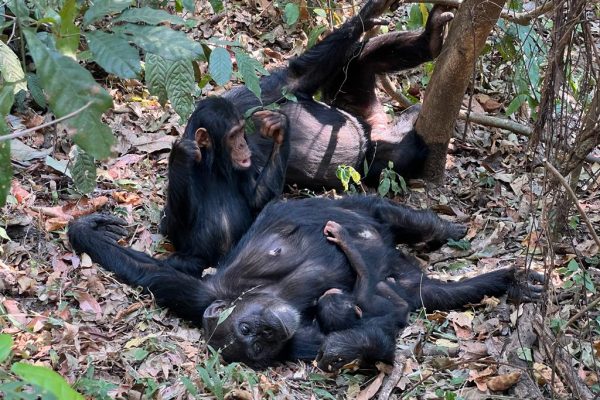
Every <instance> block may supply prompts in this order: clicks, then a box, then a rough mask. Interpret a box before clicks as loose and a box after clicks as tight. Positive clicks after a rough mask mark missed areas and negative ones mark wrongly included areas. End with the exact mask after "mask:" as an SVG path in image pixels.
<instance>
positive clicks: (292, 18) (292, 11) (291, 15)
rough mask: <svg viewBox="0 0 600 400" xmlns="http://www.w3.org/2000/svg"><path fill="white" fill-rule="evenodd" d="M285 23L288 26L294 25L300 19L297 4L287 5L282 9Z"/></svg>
mask: <svg viewBox="0 0 600 400" xmlns="http://www.w3.org/2000/svg"><path fill="white" fill-rule="evenodd" d="M284 15H285V23H286V24H288V25H294V24H295V23H296V22H298V18H299V17H300V8H299V7H298V5H297V4H294V3H287V4H286V5H285V9H284Z"/></svg>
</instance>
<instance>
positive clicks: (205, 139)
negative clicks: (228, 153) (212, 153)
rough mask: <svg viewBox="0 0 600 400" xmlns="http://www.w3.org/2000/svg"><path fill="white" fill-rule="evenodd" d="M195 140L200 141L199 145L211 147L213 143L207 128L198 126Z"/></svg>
mask: <svg viewBox="0 0 600 400" xmlns="http://www.w3.org/2000/svg"><path fill="white" fill-rule="evenodd" d="M195 140H196V143H198V147H201V148H202V147H206V148H209V147H210V145H211V141H210V135H209V134H208V131H207V130H206V128H198V129H196V133H195Z"/></svg>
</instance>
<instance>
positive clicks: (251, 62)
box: [235, 50, 262, 99]
mask: <svg viewBox="0 0 600 400" xmlns="http://www.w3.org/2000/svg"><path fill="white" fill-rule="evenodd" d="M235 59H236V61H237V66H238V71H239V72H240V74H241V75H242V80H243V81H244V83H245V84H246V87H247V88H248V89H249V90H250V91H251V92H252V93H254V95H255V96H256V97H257V98H258V99H260V98H261V90H260V79H259V77H258V75H257V74H256V70H257V65H256V64H260V63H259V62H258V61H256V60H255V59H253V58H252V57H250V56H249V55H248V54H246V53H244V52H243V51H241V50H236V51H235ZM260 67H261V68H262V65H260Z"/></svg>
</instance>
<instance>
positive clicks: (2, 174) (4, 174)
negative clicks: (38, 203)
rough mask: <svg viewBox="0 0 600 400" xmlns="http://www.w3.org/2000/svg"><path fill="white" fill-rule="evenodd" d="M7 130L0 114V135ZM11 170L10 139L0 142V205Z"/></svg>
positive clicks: (8, 184)
mask: <svg viewBox="0 0 600 400" xmlns="http://www.w3.org/2000/svg"><path fill="white" fill-rule="evenodd" d="M8 132H9V129H8V125H6V122H4V116H3V115H2V114H0V136H2V135H6V134H7V133H8ZM12 175H13V171H12V164H11V163H10V141H9V140H4V141H2V142H0V207H1V206H3V205H4V203H5V202H6V196H8V192H9V191H10V181H11V179H12Z"/></svg>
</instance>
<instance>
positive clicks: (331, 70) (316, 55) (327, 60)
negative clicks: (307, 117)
mask: <svg viewBox="0 0 600 400" xmlns="http://www.w3.org/2000/svg"><path fill="white" fill-rule="evenodd" d="M394 3H397V1H395V0H369V1H367V2H366V3H365V5H364V6H363V7H362V8H361V10H360V11H359V13H358V15H357V16H355V17H353V18H351V19H349V20H348V21H346V22H344V24H343V25H342V26H340V27H339V28H338V29H336V30H335V31H333V32H332V33H331V34H330V35H329V36H327V37H326V38H325V39H323V41H321V42H320V43H318V44H316V45H315V46H314V47H313V48H311V49H310V50H308V51H306V52H305V53H304V54H302V55H301V56H299V57H297V58H295V59H294V60H292V61H291V62H290V66H289V72H288V73H289V75H288V79H289V81H288V85H287V86H288V88H289V89H290V91H291V92H293V93H295V94H303V95H306V96H312V95H313V94H314V93H315V92H316V91H317V90H318V89H319V88H320V87H321V86H322V85H323V84H324V83H326V82H327V80H329V79H331V77H332V76H334V75H335V74H336V73H337V72H338V71H339V70H341V69H342V66H343V65H344V64H346V63H347V62H348V61H349V60H350V59H351V58H352V53H353V52H356V56H358V54H360V47H357V46H356V42H357V41H358V39H359V38H360V36H361V35H362V34H363V32H366V31H368V30H370V29H371V28H373V26H374V23H375V18H377V17H379V16H380V15H381V14H383V13H384V12H385V11H386V10H387V9H388V8H389V7H390V6H391V5H393V4H394Z"/></svg>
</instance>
